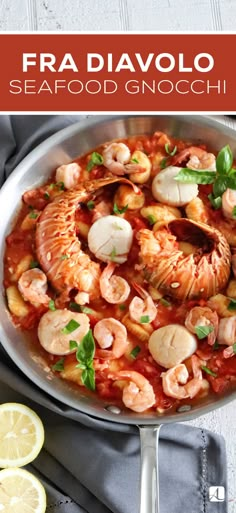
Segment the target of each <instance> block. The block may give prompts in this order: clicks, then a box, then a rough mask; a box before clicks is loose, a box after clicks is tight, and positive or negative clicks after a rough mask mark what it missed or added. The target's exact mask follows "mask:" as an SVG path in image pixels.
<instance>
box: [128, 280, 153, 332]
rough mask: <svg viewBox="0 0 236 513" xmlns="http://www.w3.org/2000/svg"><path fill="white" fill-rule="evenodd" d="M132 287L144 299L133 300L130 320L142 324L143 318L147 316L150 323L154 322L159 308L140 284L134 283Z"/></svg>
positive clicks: (130, 306) (136, 298)
mask: <svg viewBox="0 0 236 513" xmlns="http://www.w3.org/2000/svg"><path fill="white" fill-rule="evenodd" d="M132 285H133V287H134V288H135V290H136V291H137V292H138V293H139V295H140V296H141V298H142V299H141V298H140V297H138V296H135V297H134V298H133V299H132V301H131V303H130V305H129V314H130V318H131V319H132V320H133V321H135V322H139V323H142V317H143V316H147V317H148V322H152V321H154V319H155V318H156V316H157V308H156V306H155V304H154V302H153V299H152V297H151V296H150V295H149V294H148V292H147V291H146V290H145V289H143V288H142V287H140V285H138V283H133V284H132Z"/></svg>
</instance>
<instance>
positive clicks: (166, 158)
mask: <svg viewBox="0 0 236 513" xmlns="http://www.w3.org/2000/svg"><path fill="white" fill-rule="evenodd" d="M167 162H168V157H164V158H163V159H162V160H161V162H160V168H161V169H165V167H166V166H167Z"/></svg>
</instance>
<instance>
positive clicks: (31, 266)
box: [30, 260, 39, 269]
mask: <svg viewBox="0 0 236 513" xmlns="http://www.w3.org/2000/svg"><path fill="white" fill-rule="evenodd" d="M38 266H39V263H38V262H37V260H31V262H30V269H35V267H38Z"/></svg>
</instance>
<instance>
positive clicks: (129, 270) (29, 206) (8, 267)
mask: <svg viewBox="0 0 236 513" xmlns="http://www.w3.org/2000/svg"><path fill="white" fill-rule="evenodd" d="M122 142H124V143H125V144H127V145H128V146H129V148H130V150H131V153H132V152H133V151H134V150H141V151H144V152H145V153H146V154H147V155H148V158H149V159H150V161H151V162H152V163H153V167H152V172H151V177H150V180H149V181H148V182H147V183H146V184H144V185H143V186H141V189H142V192H143V193H144V194H145V205H152V204H155V201H154V199H153V197H152V194H151V182H152V179H153V177H154V176H155V175H156V174H157V173H158V172H160V170H161V168H162V165H161V163H162V160H163V159H166V165H170V164H171V160H172V157H171V156H169V155H167V153H166V150H165V144H166V143H167V144H168V145H169V148H170V149H171V150H172V149H173V148H174V147H175V146H176V147H177V152H179V151H181V150H183V149H185V148H186V147H189V146H191V143H189V142H184V141H181V140H177V139H175V138H170V137H168V136H167V135H166V134H160V133H155V134H154V135H153V136H152V137H150V136H138V137H132V138H129V139H127V140H122ZM201 148H204V146H201ZM103 149H104V145H102V146H100V147H98V148H96V152H98V153H100V154H101V153H102V152H103ZM90 158H91V154H87V155H84V156H82V157H80V158H79V159H78V163H79V165H80V166H81V168H82V174H81V178H80V181H84V180H87V179H91V180H94V179H98V178H102V177H104V176H105V175H106V174H107V170H106V168H105V167H104V166H103V165H100V166H97V165H95V166H94V167H93V168H92V170H91V171H90V173H89V172H88V170H87V165H88V162H89V161H90ZM118 186H119V185H115V186H111V187H109V188H105V189H104V191H103V192H101V191H100V192H99V196H97V195H96V194H95V195H94V196H93V197H92V199H91V201H94V205H95V208H96V204H97V203H98V202H99V201H105V202H110V203H111V204H113V198H114V194H115V191H116V190H117V187H118ZM199 189H200V197H201V198H202V199H203V201H204V203H205V204H206V205H207V208H208V210H209V215H210V218H211V219H212V220H214V222H217V223H219V224H220V222H221V221H222V220H224V218H223V215H222V212H221V210H217V211H215V210H213V209H212V208H211V205H210V203H209V200H208V194H209V193H210V192H211V191H212V186H211V185H207V186H199ZM63 193H64V190H63V186H62V185H61V184H56V185H55V175H53V176H52V178H51V179H50V180H49V181H48V182H47V184H46V185H45V186H43V187H40V188H39V189H36V190H35V191H31V192H30V193H29V194H26V195H25V196H24V203H23V206H22V208H21V211H20V214H19V215H18V216H17V219H16V222H15V224H14V227H13V229H12V231H11V233H10V234H9V235H8V237H7V248H6V253H5V261H4V285H5V287H6V288H8V287H10V286H12V285H15V286H16V287H17V281H18V280H17V279H13V277H14V274H15V273H16V272H17V266H18V265H19V263H20V262H21V261H22V259H23V257H26V256H27V255H31V258H32V262H31V265H34V264H35V265H37V255H36V251H35V225H36V222H37V219H36V220H35V222H33V218H34V212H37V214H38V216H40V213H41V211H42V210H43V209H44V208H45V206H46V204H47V203H48V202H49V201H52V200H53V199H54V198H55V197H56V196H58V195H59V194H61V195H62V194H63ZM32 213H33V215H32ZM181 213H182V215H183V216H185V212H184V209H181ZM30 214H31V215H30ZM93 214H94V209H93V208H91V209H89V208H88V206H87V204H86V203H84V204H81V205H80V206H79V207H78V209H77V212H76V222H77V223H78V229H77V235H78V237H80V236H81V241H82V248H83V250H84V251H85V252H87V253H88V254H90V253H89V250H88V246H87V241H86V234H83V233H82V231H81V229H80V228H79V223H80V222H82V223H84V224H85V225H88V226H90V225H91V223H92V219H93ZM26 216H28V217H29V218H30V219H31V226H29V228H28V229H24V230H23V229H22V223H23V221H24V220H25V218H26ZM36 217H37V216H36ZM124 218H125V219H126V220H127V221H129V222H130V224H131V226H132V228H133V233H134V237H133V244H132V247H131V250H130V252H129V258H128V260H127V262H126V263H124V264H122V265H121V266H119V267H117V269H116V274H117V275H120V276H123V277H124V278H125V279H127V281H128V282H129V283H130V284H132V282H134V281H138V282H139V283H141V284H142V286H143V287H144V288H145V289H148V282H147V281H146V280H145V277H143V275H142V272H141V270H140V271H138V270H137V268H136V267H135V266H136V265H137V264H139V263H140V262H139V251H140V247H139V244H138V240H137V234H138V232H139V231H140V230H141V229H144V228H146V229H152V228H151V226H150V223H149V222H148V220H147V219H144V217H142V215H141V213H140V209H139V210H134V211H133V210H129V209H128V210H126V212H125V214H124ZM90 256H91V255H90ZM93 258H94V257H93ZM101 266H102V268H103V267H104V266H105V264H103V263H102V264H101ZM18 279H19V277H18ZM47 293H48V294H49V296H50V297H51V298H52V299H56V296H57V294H56V291H55V290H53V289H52V288H51V287H50V284H49V289H48V291H47ZM135 294H136V293H135V291H134V289H132V290H131V294H130V296H129V298H128V300H127V301H126V302H125V304H124V305H122V309H120V307H119V305H112V304H109V303H107V302H106V301H105V300H104V299H102V298H101V299H98V300H96V301H92V302H90V304H89V305H88V306H89V308H91V309H92V310H94V313H88V316H89V318H90V326H91V328H92V329H93V328H94V326H95V325H96V323H97V322H98V320H99V319H100V318H101V317H106V318H107V317H114V318H116V319H118V320H121V321H122V318H123V317H124V315H125V314H127V312H128V306H129V303H130V302H131V300H132V298H133V297H134V295H135ZM73 299H74V298H73V293H72V294H71V300H72V301H73ZM26 304H27V308H28V314H27V315H25V316H23V317H18V316H16V315H14V314H12V319H13V322H14V323H15V324H16V326H17V327H19V328H20V329H22V330H26V331H27V332H28V333H29V336H30V338H31V340H32V343H33V344H34V347H36V348H38V350H39V351H40V353H41V354H42V353H43V355H44V358H45V360H46V361H47V363H48V365H49V366H52V365H53V364H55V363H56V362H57V361H58V360H60V357H58V356H53V355H50V354H48V353H47V352H46V351H44V350H43V349H42V348H41V347H40V344H39V341H38V338H37V326H38V323H39V320H40V318H41V317H42V315H43V314H44V313H45V312H46V311H47V307H44V306H35V305H33V304H30V303H29V302H27V303H26ZM197 305H199V306H205V305H206V301H205V300H203V299H200V300H198V301H186V302H184V303H182V304H181V303H179V302H176V301H174V300H173V299H172V298H171V297H165V298H164V304H163V303H162V300H158V299H157V300H156V306H157V315H156V318H155V320H154V321H153V322H152V329H153V330H156V329H158V328H160V327H162V326H167V325H169V324H173V323H177V324H181V325H184V322H185V318H186V315H187V313H188V312H189V311H190V310H191V308H193V307H194V306H197ZM63 307H65V308H69V304H68V301H67V302H65V304H64V305H63ZM143 328H144V329H145V325H143ZM136 346H139V349H140V351H139V353H138V354H137V356H136V357H135V358H132V356H131V354H130V353H131V351H132V349H133V348H135V347H136ZM197 354H199V356H200V357H201V358H204V357H205V358H206V360H207V366H208V368H209V369H210V370H211V371H212V372H214V373H215V374H216V375H217V377H213V376H211V375H208V374H206V375H204V377H205V378H206V379H207V380H208V381H209V383H210V387H211V392H210V393H216V394H221V393H224V392H225V391H226V390H228V389H229V388H231V387H232V386H234V385H235V381H236V364H235V357H232V358H229V359H227V360H226V359H224V357H223V349H222V348H220V349H218V350H216V351H215V350H214V348H213V347H212V346H209V344H208V343H207V340H206V339H204V340H203V341H200V340H199V341H198V351H197ZM77 363H78V362H77V360H76V357H75V354H74V353H73V354H70V355H68V356H66V357H65V361H64V367H65V369H68V368H69V367H70V366H71V365H72V366H74V367H75V366H76V364H77ZM103 364H104V361H103V360H99V359H97V362H96V367H95V368H96V370H95V376H96V392H95V393H97V394H99V395H100V396H101V397H102V398H105V399H106V400H108V401H112V402H113V403H114V402H116V403H117V404H121V397H122V386H123V385H122V383H121V384H120V385H119V383H118V384H117V383H116V381H115V382H114V380H112V379H109V377H108V375H109V372H110V371H111V372H117V371H118V370H123V369H126V370H131V371H136V372H139V373H141V374H142V375H143V376H144V377H145V378H147V379H148V380H149V382H150V383H151V385H152V386H153V389H154V392H155V397H156V402H155V405H154V406H153V408H154V409H156V408H158V409H159V410H160V411H162V410H169V409H170V408H176V407H177V406H178V404H179V401H176V400H175V399H173V398H171V397H167V396H166V395H165V394H164V392H163V388H162V378H161V373H162V372H164V371H166V369H164V368H162V367H160V366H159V365H158V364H157V363H156V362H155V361H154V360H153V358H152V357H151V355H150V353H149V351H148V347H147V342H141V341H140V339H139V338H137V337H135V336H134V335H132V334H131V333H129V352H128V353H127V352H126V354H125V355H124V356H122V357H121V358H119V359H118V360H115V361H114V360H110V361H109V362H108V368H107V369H104V368H103ZM63 377H64V379H72V378H71V377H70V375H69V373H68V374H67V376H65V375H64V376H63ZM195 401H196V400H195ZM187 402H189V403H191V400H188V401H187Z"/></svg>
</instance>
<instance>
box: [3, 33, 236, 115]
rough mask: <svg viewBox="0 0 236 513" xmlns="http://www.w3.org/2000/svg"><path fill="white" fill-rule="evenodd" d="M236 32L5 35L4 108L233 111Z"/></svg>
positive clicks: (16, 110)
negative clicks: (206, 33)
mask: <svg viewBox="0 0 236 513" xmlns="http://www.w3.org/2000/svg"><path fill="white" fill-rule="evenodd" d="M235 44H236V34H235V35H234V34H208V35H204V34H164V35H163V34H0V64H1V69H2V73H1V81H0V111H2V112H23V111H29V112H30V111H48V112H57V111H64V112H65V111H71V112H116V111H117V112H118V111H126V112H129V111H134V112H136V111H138V112H147V111H149V112H150V111H156V112H161V111H172V112H180V111H186V112H187V111H196V112H197V111H207V112H234V111H236V93H235V78H234V72H233V62H232V58H233V49H234V47H235Z"/></svg>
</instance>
